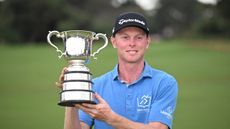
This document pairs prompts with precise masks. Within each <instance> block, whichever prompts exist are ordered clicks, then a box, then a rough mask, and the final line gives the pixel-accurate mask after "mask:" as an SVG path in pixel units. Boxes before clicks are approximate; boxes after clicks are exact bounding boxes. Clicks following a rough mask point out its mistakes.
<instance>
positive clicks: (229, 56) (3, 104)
mask: <svg viewBox="0 0 230 129" xmlns="http://www.w3.org/2000/svg"><path fill="white" fill-rule="evenodd" d="M229 9H230V1H229V0H186V1H184V0H97V1H92V0H84V1H82V0H58V1H57V0H39V1H31V0H20V1H17V0H0V59H1V62H0V129H15V128H17V129H61V128H63V121H64V108H63V107H60V106H58V105H57V103H58V101H59V92H60V90H59V89H58V88H57V87H56V86H55V84H54V83H55V82H56V81H57V80H58V77H59V74H60V72H61V70H62V68H63V67H64V66H66V65H67V63H66V61H65V60H64V59H58V57H57V56H58V53H56V51H55V49H54V48H52V47H51V46H50V45H49V44H48V43H47V41H46V36H47V34H48V31H50V30H58V31H65V30H72V29H84V30H91V31H94V32H96V33H98V32H102V33H106V34H107V37H108V38H109V37H110V35H111V30H112V26H113V20H114V18H115V16H117V15H118V14H119V13H121V12H126V11H138V12H141V13H143V14H144V15H145V16H146V17H147V18H148V23H149V26H150V30H151V31H150V32H151V33H150V34H151V37H152V39H153V42H152V44H151V45H150V48H149V49H148V51H147V53H146V57H145V58H146V61H147V62H148V63H149V64H150V65H151V66H153V67H155V68H158V69H161V70H164V71H166V72H168V73H170V74H172V75H173V76H175V77H176V79H177V80H178V83H179V96H178V103H177V109H176V112H175V117H174V124H173V127H174V129H226V128H229V127H228V121H229V119H230V111H229V109H230V103H229V100H230V94H229V93H228V92H229V91H230V67H229V66H230V39H229V38H230V17H229V16H230V15H229V11H230V10H229ZM52 40H54V41H55V42H56V41H58V39H55V38H54V39H52ZM59 41H60V40H59ZM56 44H58V45H59V47H60V48H61V49H62V48H63V45H62V43H56ZM100 45H101V44H100V41H99V42H97V43H95V45H93V48H94V50H96V48H99V47H100ZM116 63H117V59H116V51H115V50H114V49H113V48H112V46H111V45H109V46H108V47H106V48H105V49H104V50H102V51H101V53H100V54H99V55H98V60H96V61H95V60H93V59H92V60H91V61H90V63H89V64H88V65H87V67H89V68H90V70H91V72H92V73H93V76H94V77H97V76H99V75H102V74H104V73H105V72H107V71H109V70H111V69H113V67H114V66H115V64H116Z"/></svg>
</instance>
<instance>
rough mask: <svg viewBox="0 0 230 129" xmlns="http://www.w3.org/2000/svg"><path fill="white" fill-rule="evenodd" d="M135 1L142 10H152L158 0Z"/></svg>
mask: <svg viewBox="0 0 230 129" xmlns="http://www.w3.org/2000/svg"><path fill="white" fill-rule="evenodd" d="M135 2H136V3H137V4H138V5H139V6H140V7H141V8H142V9H144V10H153V9H155V8H156V7H157V5H158V0H135Z"/></svg>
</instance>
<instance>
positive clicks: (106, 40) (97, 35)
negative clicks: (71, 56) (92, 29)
mask: <svg viewBox="0 0 230 129" xmlns="http://www.w3.org/2000/svg"><path fill="white" fill-rule="evenodd" d="M100 37H101V38H103V39H104V41H105V43H104V45H103V46H102V47H100V48H98V49H97V51H96V52H94V53H93V54H92V57H93V58H94V59H97V57H95V55H96V54H97V53H99V52H100V51H101V50H102V49H104V48H105V47H106V46H107V45H108V38H107V37H106V34H102V33H98V34H96V35H95V40H98V39H99V38H100Z"/></svg>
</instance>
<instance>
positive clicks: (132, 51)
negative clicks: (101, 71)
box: [126, 50, 137, 55]
mask: <svg viewBox="0 0 230 129" xmlns="http://www.w3.org/2000/svg"><path fill="white" fill-rule="evenodd" d="M126 52H128V53H129V54H131V55H134V54H136V53H137V50H127V51H126Z"/></svg>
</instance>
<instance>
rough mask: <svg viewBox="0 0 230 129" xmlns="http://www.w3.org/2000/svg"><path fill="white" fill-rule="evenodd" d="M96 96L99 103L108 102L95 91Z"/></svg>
mask: <svg viewBox="0 0 230 129" xmlns="http://www.w3.org/2000/svg"><path fill="white" fill-rule="evenodd" d="M94 96H95V98H96V99H97V100H98V102H99V103H106V101H105V100H104V99H103V98H102V97H101V96H100V95H99V94H97V93H95V94H94Z"/></svg>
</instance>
